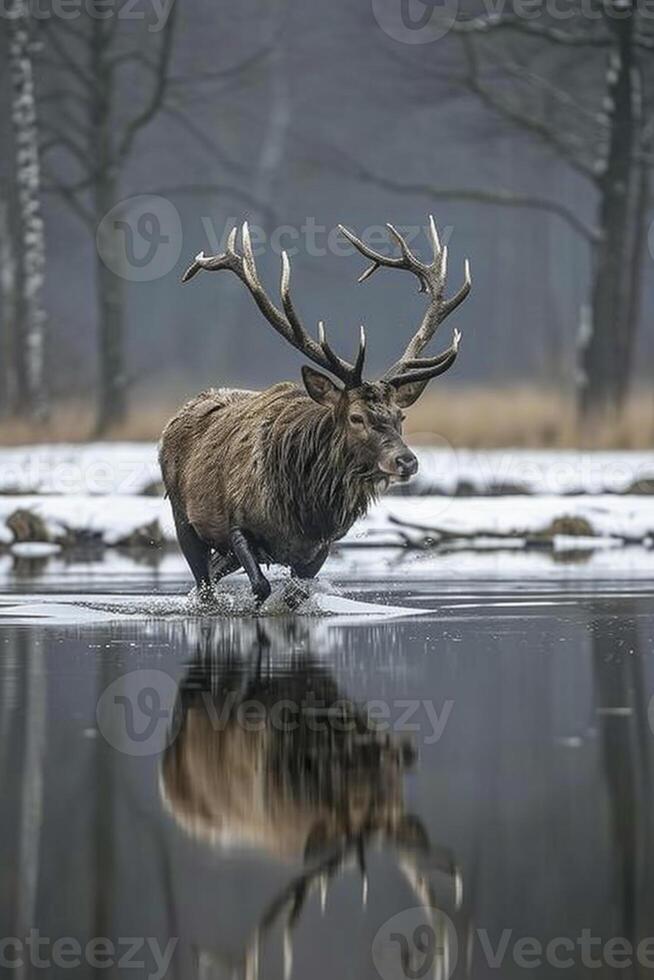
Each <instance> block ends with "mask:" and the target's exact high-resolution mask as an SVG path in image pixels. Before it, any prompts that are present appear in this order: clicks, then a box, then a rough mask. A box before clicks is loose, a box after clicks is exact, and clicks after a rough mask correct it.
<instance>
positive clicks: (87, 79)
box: [43, 20, 95, 88]
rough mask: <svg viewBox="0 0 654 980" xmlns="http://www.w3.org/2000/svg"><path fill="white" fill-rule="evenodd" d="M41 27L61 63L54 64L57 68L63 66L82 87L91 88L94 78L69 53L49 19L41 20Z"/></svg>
mask: <svg viewBox="0 0 654 980" xmlns="http://www.w3.org/2000/svg"><path fill="white" fill-rule="evenodd" d="M43 28H44V30H45V32H46V35H47V38H48V41H49V42H50V44H51V45H52V47H53V49H54V51H55V52H56V54H57V55H58V56H59V58H60V60H61V62H63V64H60V65H55V66H53V67H57V68H59V69H62V68H65V70H66V71H70V73H71V74H72V75H73V76H74V77H75V78H76V79H77V80H78V81H79V82H81V84H82V86H83V87H84V88H93V87H94V84H95V83H94V79H93V77H92V76H91V75H90V74H89V73H88V72H87V71H86V69H85V68H83V67H82V66H81V65H80V64H79V62H78V61H77V60H76V58H74V57H73V55H72V54H71V53H70V51H69V50H68V48H67V47H66V45H65V44H63V43H62V41H61V39H60V38H59V37H58V36H57V32H56V30H55V29H54V28H53V26H52V21H51V20H45V21H44V22H43Z"/></svg>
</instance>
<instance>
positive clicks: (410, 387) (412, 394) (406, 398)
mask: <svg viewBox="0 0 654 980" xmlns="http://www.w3.org/2000/svg"><path fill="white" fill-rule="evenodd" d="M428 382H429V378H427V380H426V381H408V382H407V383H406V384H404V385H398V386H397V387H396V389H395V391H396V395H395V401H396V402H397V404H398V405H399V406H400V408H408V407H409V405H413V403H414V402H417V401H418V399H419V398H420V396H421V395H422V393H423V391H424V390H425V388H426V386H427V384H428Z"/></svg>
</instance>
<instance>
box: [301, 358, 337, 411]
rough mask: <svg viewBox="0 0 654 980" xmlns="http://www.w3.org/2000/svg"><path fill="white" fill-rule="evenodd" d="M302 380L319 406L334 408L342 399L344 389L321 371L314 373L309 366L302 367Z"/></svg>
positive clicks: (308, 392)
mask: <svg viewBox="0 0 654 980" xmlns="http://www.w3.org/2000/svg"><path fill="white" fill-rule="evenodd" d="M302 380H303V381H304V387H305V388H306V389H307V394H308V395H309V397H310V398H313V400H314V402H318V404H319V405H329V406H330V407H332V408H333V407H334V406H335V405H336V404H337V403H338V400H339V398H340V397H341V392H342V389H341V388H339V387H337V385H335V384H334V382H333V381H332V379H331V378H328V377H327V375H326V374H321V373H320V371H314V369H313V368H312V367H309V365H308V364H304V365H303V366H302Z"/></svg>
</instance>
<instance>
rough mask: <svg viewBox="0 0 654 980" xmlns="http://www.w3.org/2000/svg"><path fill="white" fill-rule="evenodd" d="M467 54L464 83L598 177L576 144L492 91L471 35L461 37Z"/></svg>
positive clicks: (506, 116) (576, 165) (590, 176)
mask: <svg viewBox="0 0 654 980" xmlns="http://www.w3.org/2000/svg"><path fill="white" fill-rule="evenodd" d="M461 42H462V46H463V50H464V54H465V57H466V61H467V63H468V73H467V75H466V77H465V79H464V84H465V85H466V86H467V87H468V88H469V89H470V91H471V92H473V93H474V94H475V95H476V96H477V97H478V98H479V100H480V101H481V102H482V103H483V104H484V105H485V106H487V108H489V109H492V110H494V111H495V112H497V113H498V114H499V115H501V116H502V117H503V118H504V119H506V120H507V121H508V122H510V123H512V124H513V125H514V126H517V127H518V128H520V129H523V130H526V131H527V132H530V133H532V135H534V136H537V137H538V138H539V139H540V140H541V141H542V142H543V143H545V144H546V145H547V146H549V147H551V149H552V150H553V151H555V152H556V153H557V155H558V156H560V157H561V159H563V160H564V161H565V162H566V163H567V164H568V165H569V166H570V167H572V168H573V169H574V170H577V171H578V172H579V173H580V174H582V175H583V176H584V177H586V178H588V179H590V180H592V181H593V182H596V181H597V175H596V173H595V172H594V170H593V168H592V167H591V166H590V165H589V164H587V163H586V162H584V161H583V160H582V159H580V158H579V156H578V155H577V153H576V151H575V149H574V147H573V146H571V145H570V143H569V142H567V141H566V140H565V139H563V138H562V137H561V136H560V135H559V134H558V132H556V131H555V130H554V129H553V128H552V127H550V126H548V125H547V124H546V123H544V122H543V121H542V120H540V119H536V118H535V117H534V116H533V115H531V114H530V113H528V112H523V111H522V110H520V109H518V108H517V106H515V105H511V104H510V103H509V102H507V101H506V99H502V98H501V97H499V96H498V95H497V94H495V93H491V91H490V89H489V88H487V87H486V86H485V85H484V84H483V83H482V81H481V79H480V75H479V63H478V57H477V52H476V50H475V48H474V45H473V43H472V40H471V38H470V37H468V36H463V37H462V38H461Z"/></svg>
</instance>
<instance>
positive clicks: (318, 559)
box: [291, 544, 329, 578]
mask: <svg viewBox="0 0 654 980" xmlns="http://www.w3.org/2000/svg"><path fill="white" fill-rule="evenodd" d="M328 555H329V545H328V544H326V545H325V546H324V547H323V548H321V549H320V551H319V552H318V554H317V555H316V556H315V558H312V560H311V561H308V562H306V563H305V564H297V565H291V572H292V573H293V575H295V577H296V578H315V577H316V575H317V574H318V572H319V571H320V569H321V568H322V566H323V565H324V564H325V562H326V561H327V556H328Z"/></svg>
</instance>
